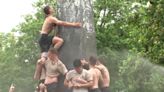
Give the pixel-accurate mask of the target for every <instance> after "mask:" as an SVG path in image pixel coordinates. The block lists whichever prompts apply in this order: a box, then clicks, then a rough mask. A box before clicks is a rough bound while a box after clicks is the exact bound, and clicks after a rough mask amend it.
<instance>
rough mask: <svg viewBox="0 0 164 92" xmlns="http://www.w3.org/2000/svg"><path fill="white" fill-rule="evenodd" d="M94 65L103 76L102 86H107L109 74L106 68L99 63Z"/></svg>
mask: <svg viewBox="0 0 164 92" xmlns="http://www.w3.org/2000/svg"><path fill="white" fill-rule="evenodd" d="M96 67H97V68H98V69H99V70H100V71H101V74H102V78H103V83H102V87H109V83H110V76H109V71H108V69H107V68H106V67H105V66H104V65H102V64H99V65H97V66H96Z"/></svg>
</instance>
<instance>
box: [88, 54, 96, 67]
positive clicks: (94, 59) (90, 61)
mask: <svg viewBox="0 0 164 92" xmlns="http://www.w3.org/2000/svg"><path fill="white" fill-rule="evenodd" d="M89 64H90V65H92V66H95V65H96V64H97V58H96V57H94V56H91V57H90V58H89Z"/></svg>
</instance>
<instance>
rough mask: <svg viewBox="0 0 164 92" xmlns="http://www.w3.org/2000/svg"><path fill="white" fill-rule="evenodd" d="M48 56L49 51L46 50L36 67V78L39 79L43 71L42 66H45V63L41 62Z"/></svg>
mask: <svg viewBox="0 0 164 92" xmlns="http://www.w3.org/2000/svg"><path fill="white" fill-rule="evenodd" d="M46 57H47V53H46V52H44V53H42V55H41V59H39V60H38V61H37V63H36V68H35V73H34V79H35V80H39V79H40V76H41V73H42V68H43V64H42V63H41V61H45V60H46Z"/></svg>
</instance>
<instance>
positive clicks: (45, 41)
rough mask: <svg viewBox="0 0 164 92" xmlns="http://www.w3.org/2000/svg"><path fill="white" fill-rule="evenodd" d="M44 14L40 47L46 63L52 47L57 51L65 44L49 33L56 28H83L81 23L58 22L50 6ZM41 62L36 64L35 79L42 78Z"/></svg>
mask: <svg viewBox="0 0 164 92" xmlns="http://www.w3.org/2000/svg"><path fill="white" fill-rule="evenodd" d="M43 10H44V13H45V15H46V18H45V20H44V23H43V26H42V30H41V32H40V34H41V37H40V39H39V45H40V48H41V60H39V61H44V60H46V58H47V52H48V49H49V48H50V46H51V45H54V48H55V49H59V48H60V47H61V46H62V44H63V42H64V41H63V39H62V38H60V37H57V36H49V33H50V32H51V31H52V30H53V29H54V27H56V26H72V27H81V23H71V22H65V21H61V20H58V19H57V18H56V17H54V16H53V13H54V10H53V8H52V7H50V6H46V7H44V9H43ZM40 67H41V66H40V64H39V62H37V64H36V69H35V74H34V79H40V76H41V70H42V69H41V68H40Z"/></svg>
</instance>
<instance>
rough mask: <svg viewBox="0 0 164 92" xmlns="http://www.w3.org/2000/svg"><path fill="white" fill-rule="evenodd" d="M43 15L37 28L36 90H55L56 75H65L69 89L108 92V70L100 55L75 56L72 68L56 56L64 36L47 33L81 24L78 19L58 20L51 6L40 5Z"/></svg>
mask: <svg viewBox="0 0 164 92" xmlns="http://www.w3.org/2000/svg"><path fill="white" fill-rule="evenodd" d="M43 11H44V13H45V15H46V18H45V21H44V23H43V26H42V30H41V32H40V34H41V37H40V39H39V45H40V48H41V58H40V59H39V60H38V61H37V64H36V70H35V74H34V79H36V80H39V84H38V87H37V92H58V91H57V87H58V84H59V83H58V82H59V75H61V74H62V75H64V76H65V79H64V83H63V86H66V87H68V88H70V89H72V92H109V82H110V77H109V72H108V69H107V68H106V67H105V66H104V65H103V63H102V62H101V60H100V59H97V58H96V57H93V56H91V57H90V58H89V60H88V61H86V60H85V59H75V60H74V62H73V66H74V69H72V70H69V71H68V69H67V68H66V66H65V65H64V64H63V62H62V61H61V60H60V59H59V58H58V50H59V49H60V47H61V46H62V45H63V43H64V40H63V39H62V38H60V37H58V36H49V33H51V31H52V30H53V29H54V27H56V26H72V27H79V28H80V27H81V23H78V22H77V23H71V22H65V21H61V20H58V19H57V18H56V17H54V16H53V13H54V10H53V8H52V7H50V6H46V7H44V9H43Z"/></svg>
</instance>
